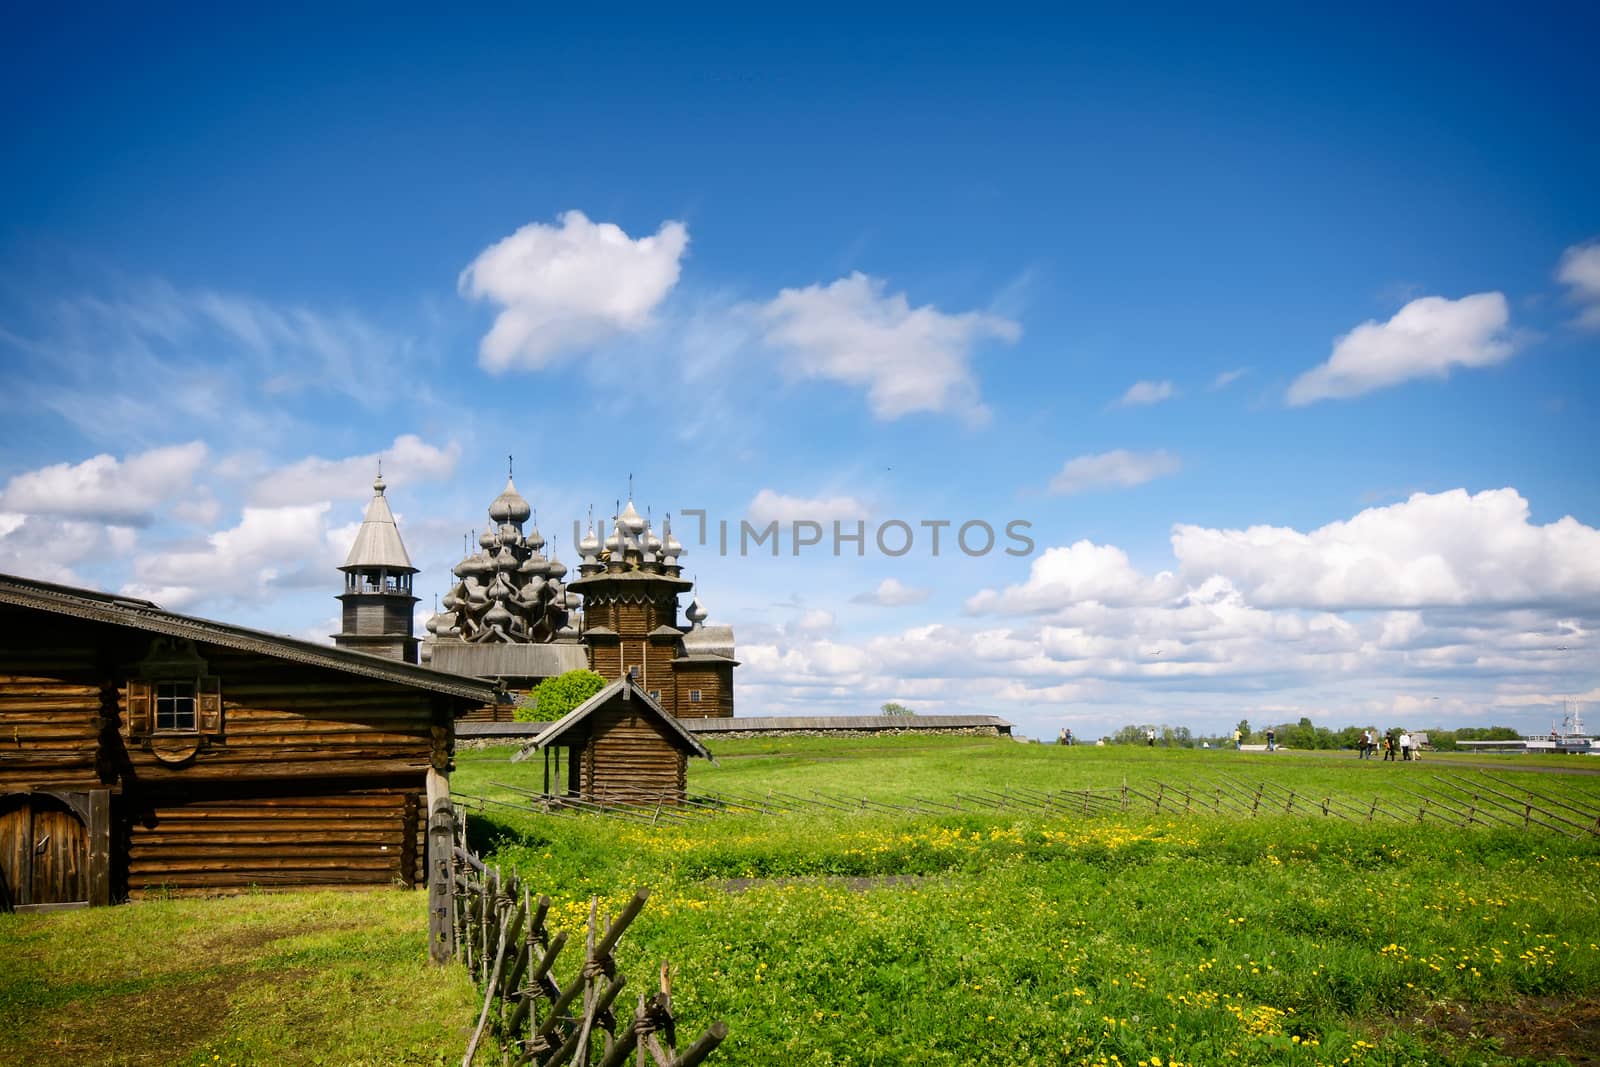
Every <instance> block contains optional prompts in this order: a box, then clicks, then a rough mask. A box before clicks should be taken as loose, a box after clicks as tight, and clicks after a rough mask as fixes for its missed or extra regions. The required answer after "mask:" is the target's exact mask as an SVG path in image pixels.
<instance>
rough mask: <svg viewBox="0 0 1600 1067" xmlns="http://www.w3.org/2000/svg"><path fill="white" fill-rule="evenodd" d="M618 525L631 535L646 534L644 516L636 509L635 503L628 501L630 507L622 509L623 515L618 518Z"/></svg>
mask: <svg viewBox="0 0 1600 1067" xmlns="http://www.w3.org/2000/svg"><path fill="white" fill-rule="evenodd" d="M617 525H618V526H621V527H623V528H624V529H626V530H627V531H628V533H631V534H638V533H643V532H644V526H645V523H644V516H643V515H640V514H639V512H638V511H637V510H636V509H635V508H634V506H633V501H632V500H630V501H628V506H627V507H625V508H623V509H622V514H621V515H618V516H617Z"/></svg>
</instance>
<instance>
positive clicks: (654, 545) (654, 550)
mask: <svg viewBox="0 0 1600 1067" xmlns="http://www.w3.org/2000/svg"><path fill="white" fill-rule="evenodd" d="M644 547H645V551H647V552H649V553H650V554H651V555H654V556H659V555H661V538H659V537H657V536H656V532H655V531H654V530H652V529H651V528H650V526H649V524H648V523H647V524H646V525H645V528H644Z"/></svg>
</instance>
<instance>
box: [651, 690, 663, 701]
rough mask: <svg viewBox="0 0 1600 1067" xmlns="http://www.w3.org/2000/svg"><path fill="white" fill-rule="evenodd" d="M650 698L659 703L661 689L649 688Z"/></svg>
mask: <svg viewBox="0 0 1600 1067" xmlns="http://www.w3.org/2000/svg"><path fill="white" fill-rule="evenodd" d="M650 699H651V700H654V701H656V702H657V703H660V701H661V690H659V689H652V690H650Z"/></svg>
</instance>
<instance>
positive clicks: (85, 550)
mask: <svg viewBox="0 0 1600 1067" xmlns="http://www.w3.org/2000/svg"><path fill="white" fill-rule="evenodd" d="M136 540H137V534H136V533H135V531H134V530H133V529H132V528H130V527H127V526H107V525H104V524H102V523H96V522H83V521H79V520H76V519H60V518H56V517H54V516H40V515H21V514H16V513H5V512H0V573H4V574H15V575H19V576H21V577H24V578H36V579H38V580H40V581H46V582H57V583H60V584H62V585H83V584H84V579H83V578H82V577H81V576H80V575H79V574H78V573H77V571H76V570H75V569H74V568H75V566H76V565H77V564H81V563H89V564H93V563H99V562H101V561H103V560H104V559H106V558H114V557H116V556H119V555H123V554H125V553H127V552H129V551H130V550H131V549H132V548H133V545H134V542H135V541H136Z"/></svg>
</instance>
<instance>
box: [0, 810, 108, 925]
mask: <svg viewBox="0 0 1600 1067" xmlns="http://www.w3.org/2000/svg"><path fill="white" fill-rule="evenodd" d="M0 885H3V889H0V906H7V907H11V908H24V907H39V906H41V905H46V906H48V905H55V906H60V905H71V904H87V903H88V901H89V833H88V828H87V827H86V826H85V825H84V819H83V816H82V815H80V814H79V813H78V812H76V811H74V810H73V809H72V807H70V806H69V805H68V804H67V803H66V801H64V800H61V799H60V798H58V797H53V796H48V795H46V794H42V793H19V794H12V795H11V796H7V797H4V798H0Z"/></svg>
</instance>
